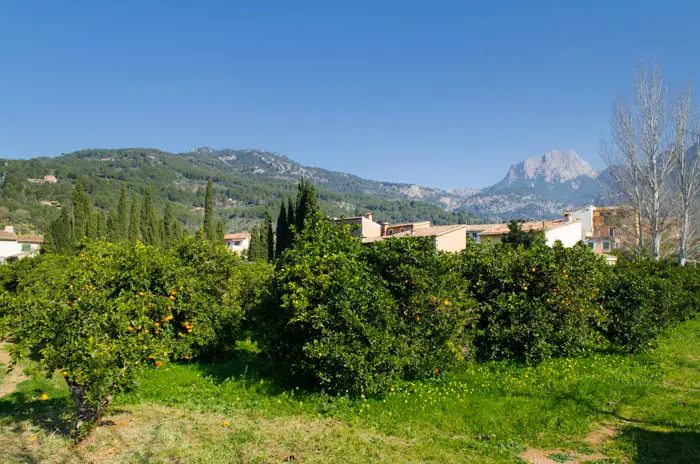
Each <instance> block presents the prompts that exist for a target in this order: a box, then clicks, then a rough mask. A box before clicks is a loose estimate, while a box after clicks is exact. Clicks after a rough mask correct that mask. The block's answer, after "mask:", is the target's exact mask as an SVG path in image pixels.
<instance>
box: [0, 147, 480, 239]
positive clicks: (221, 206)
mask: <svg viewBox="0 0 700 464" xmlns="http://www.w3.org/2000/svg"><path fill="white" fill-rule="evenodd" d="M45 175H54V176H55V177H56V178H57V182H56V183H31V182H28V181H27V179H28V178H37V179H40V178H43V177H44V176H45ZM301 177H306V178H308V179H310V180H311V181H312V182H313V183H314V184H316V185H317V187H318V193H319V200H320V204H321V207H322V208H323V210H324V212H325V213H326V214H329V215H333V216H340V215H344V216H351V215H355V214H358V213H361V212H365V211H372V212H373V213H374V214H375V218H376V219H377V220H380V221H384V220H386V221H390V222H398V221H409V220H417V219H426V220H432V221H433V222H434V223H436V224H444V223H455V222H474V220H475V218H474V217H472V216H469V215H467V214H466V213H454V212H448V211H446V210H445V209H443V208H441V207H440V206H437V205H436V204H434V203H433V204H430V203H427V202H423V201H419V200H416V199H415V198H418V197H421V198H424V199H426V200H430V201H433V202H439V201H440V200H439V199H438V198H437V196H438V195H443V194H444V192H442V191H439V190H431V189H422V188H419V187H416V186H411V185H407V184H394V183H384V182H375V181H369V180H365V179H361V178H359V177H356V176H351V175H348V174H343V173H336V172H331V171H326V170H323V169H317V168H307V167H304V166H301V165H299V164H298V163H295V162H293V161H291V160H289V159H288V158H285V157H283V156H280V155H276V154H273V153H268V152H264V151H258V150H221V151H217V150H212V149H208V148H203V149H199V150H196V151H193V152H189V153H181V154H175V153H168V152H165V151H162V150H157V149H145V148H129V149H116V150H107V149H90V150H81V151H78V152H74V153H69V154H64V155H61V156H58V157H55V158H34V159H30V160H0V182H1V187H0V223H3V224H14V225H16V226H20V227H24V228H26V229H37V230H38V231H43V230H44V229H45V228H46V226H47V225H48V224H49V223H50V222H51V221H52V220H53V219H55V218H56V217H58V216H59V214H60V206H62V205H67V204H69V203H70V202H71V195H72V192H73V188H74V186H75V185H76V184H77V183H81V184H82V185H83V188H84V189H85V192H86V193H87V194H88V195H89V197H90V198H91V201H92V203H93V204H94V206H95V208H96V209H97V210H98V211H100V210H102V211H104V212H105V213H106V212H107V211H108V210H109V209H110V208H116V207H117V204H118V202H119V196H120V189H121V184H122V183H124V184H126V187H127V194H128V196H129V197H130V198H133V197H140V196H141V195H143V193H144V191H145V189H146V187H147V186H149V185H150V186H151V188H152V190H153V196H154V199H155V203H156V205H155V206H156V209H157V210H159V211H160V210H164V209H165V203H166V201H169V202H171V203H172V207H173V215H174V217H175V219H176V220H178V221H179V222H180V223H181V224H182V226H183V227H184V228H187V229H189V230H192V231H194V230H196V229H197V228H198V227H199V226H201V225H202V221H203V216H204V210H203V208H204V197H205V187H206V183H207V179H208V178H211V179H212V181H213V187H214V209H215V212H216V213H215V214H216V218H215V219H216V220H217V221H219V220H223V221H224V223H225V228H226V230H227V231H234V230H244V229H248V228H250V227H251V226H252V225H254V224H255V223H258V222H260V221H261V219H262V218H263V217H264V215H265V211H266V209H267V208H268V207H269V209H270V213H271V214H272V215H273V218H274V217H275V216H276V214H277V212H278V211H279V205H280V202H281V201H282V200H283V199H285V198H286V197H289V196H293V195H294V194H295V193H296V185H297V182H298V180H299V179H300V178H301ZM448 200H449V199H445V201H448ZM42 202H43V204H42ZM49 202H54V203H53V205H50V204H48V203H49Z"/></svg>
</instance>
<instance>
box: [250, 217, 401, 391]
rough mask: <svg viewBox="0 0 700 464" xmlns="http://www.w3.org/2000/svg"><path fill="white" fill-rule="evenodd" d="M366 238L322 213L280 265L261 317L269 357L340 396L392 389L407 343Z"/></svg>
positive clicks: (282, 259)
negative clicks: (375, 274)
mask: <svg viewBox="0 0 700 464" xmlns="http://www.w3.org/2000/svg"><path fill="white" fill-rule="evenodd" d="M361 246H362V245H361V244H360V242H359V240H356V239H352V238H351V237H350V234H349V231H348V229H347V227H333V226H332V225H331V224H330V221H329V220H327V219H325V218H322V217H321V216H320V215H318V214H317V215H314V216H312V217H310V218H309V227H308V228H307V229H306V230H305V231H303V232H302V233H301V234H300V236H299V240H297V241H296V242H295V246H294V247H293V248H290V249H289V250H288V251H287V252H285V253H284V254H283V255H282V257H281V258H280V261H279V264H278V266H279V272H278V273H277V276H276V277H275V281H274V284H273V293H274V297H273V301H272V302H271V304H270V306H269V307H267V308H265V309H263V310H262V312H261V314H260V320H261V322H262V327H261V332H262V333H263V334H264V336H265V337H266V338H265V344H266V347H267V352H268V354H269V355H270V356H271V357H272V358H273V359H275V360H276V361H277V362H279V363H280V365H281V366H283V367H284V369H285V370H286V371H287V372H288V373H289V375H291V376H293V377H296V378H301V379H305V380H307V381H309V382H311V383H312V384H314V385H317V386H319V387H323V388H326V389H329V390H333V391H345V390H348V391H351V392H352V393H354V394H359V393H360V392H367V393H375V392H383V391H386V389H387V388H388V386H389V385H390V384H391V383H392V382H393V381H394V380H396V379H397V378H399V377H401V375H402V361H401V360H402V358H403V357H404V355H405V351H406V344H402V346H401V344H397V343H396V342H397V341H399V340H398V339H397V337H396V336H395V335H394V332H395V329H396V327H395V322H396V319H395V316H394V315H395V314H396V308H395V304H394V302H393V299H392V297H391V294H390V293H389V291H388V290H387V289H386V288H384V287H383V286H382V285H381V283H380V282H379V280H378V279H376V278H372V271H371V268H370V266H369V265H368V264H367V263H365V262H363V261H362V259H361Z"/></svg>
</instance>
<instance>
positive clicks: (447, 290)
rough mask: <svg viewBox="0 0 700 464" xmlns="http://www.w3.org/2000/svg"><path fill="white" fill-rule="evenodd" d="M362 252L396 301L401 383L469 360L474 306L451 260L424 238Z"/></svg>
mask: <svg viewBox="0 0 700 464" xmlns="http://www.w3.org/2000/svg"><path fill="white" fill-rule="evenodd" d="M363 251H364V256H365V259H366V260H367V261H368V262H369V263H370V265H371V266H372V268H373V273H374V274H375V275H377V276H378V278H380V279H381V280H382V282H383V285H384V286H386V288H388V289H389V291H390V292H391V295H392V296H393V297H394V300H395V301H396V319H397V327H399V328H400V331H401V332H400V333H398V334H397V335H398V336H400V337H402V338H404V339H406V340H409V341H410V343H409V344H408V346H407V356H408V357H407V358H406V359H405V365H404V370H405V374H406V376H407V377H420V376H425V375H426V374H427V373H430V372H439V371H440V370H442V369H445V368H448V367H450V366H451V365H453V364H455V363H456V362H459V361H463V360H464V359H465V358H467V359H469V358H471V357H472V355H473V353H472V351H473V350H472V347H471V337H472V335H473V331H472V327H471V326H472V323H473V322H475V317H476V314H475V310H474V306H475V303H474V301H473V300H472V299H471V298H470V297H469V292H468V290H467V286H466V282H465V280H464V279H463V278H462V276H461V274H460V273H459V266H458V258H457V256H456V255H455V254H453V253H439V254H438V253H437V252H436V250H435V245H434V243H433V241H432V240H431V239H430V238H428V237H421V238H415V237H405V238H401V239H395V240H384V241H380V242H377V243H374V244H372V245H371V246H367V247H364V250H363Z"/></svg>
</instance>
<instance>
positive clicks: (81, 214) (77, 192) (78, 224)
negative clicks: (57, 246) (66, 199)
mask: <svg viewBox="0 0 700 464" xmlns="http://www.w3.org/2000/svg"><path fill="white" fill-rule="evenodd" d="M91 209H92V208H91V207H90V199H89V198H88V196H87V194H86V193H85V190H84V189H83V184H81V183H80V182H78V183H77V184H76V186H75V189H74V190H73V235H74V237H75V240H76V241H78V242H79V241H81V240H82V239H83V238H85V236H87V234H88V223H89V222H90V213H91Z"/></svg>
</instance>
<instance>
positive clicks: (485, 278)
mask: <svg viewBox="0 0 700 464" xmlns="http://www.w3.org/2000/svg"><path fill="white" fill-rule="evenodd" d="M460 259H461V266H462V273H463V275H464V278H465V279H466V280H467V282H469V287H470V289H471V291H472V292H473V294H474V298H475V299H476V300H477V301H478V302H479V319H478V323H477V327H476V328H477V331H476V335H475V347H476V350H477V354H478V357H479V358H481V359H520V360H524V361H526V362H538V361H540V360H542V359H545V358H548V357H551V356H574V355H579V354H581V353H583V352H585V351H587V350H589V349H590V348H592V347H593V346H594V345H596V344H597V343H599V342H600V341H601V337H600V328H602V327H604V326H605V324H606V322H607V312H606V311H605V310H604V308H603V306H602V305H601V302H602V295H601V293H602V291H601V287H602V284H603V283H604V282H605V281H606V280H607V279H608V277H607V276H608V275H609V272H610V270H609V267H608V266H607V265H606V264H605V263H604V262H603V261H602V260H601V259H600V258H599V257H597V256H595V255H594V254H593V253H592V252H591V251H590V250H588V249H587V248H586V246H585V245H583V244H582V243H579V244H577V245H576V246H574V247H572V248H565V247H563V246H561V244H555V245H554V247H553V248H550V247H548V246H547V245H546V244H545V243H544V241H535V242H533V243H532V244H531V245H530V246H529V247H526V246H524V245H523V244H520V245H517V246H511V245H510V244H497V245H495V246H484V245H476V244H470V245H468V246H467V248H466V249H465V250H464V251H462V253H461V254H460Z"/></svg>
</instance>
